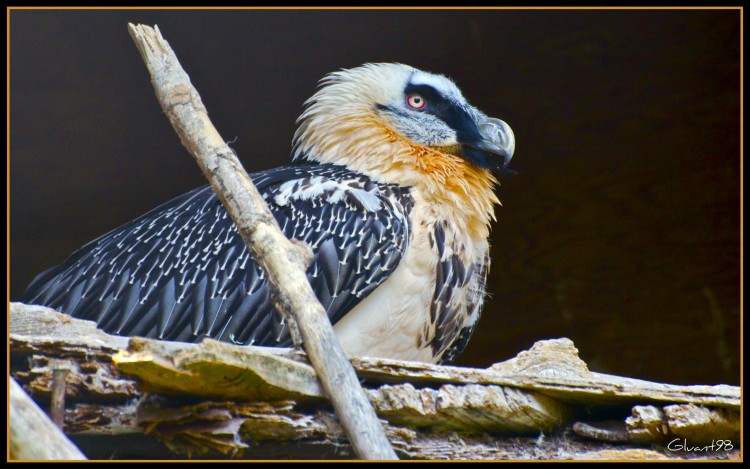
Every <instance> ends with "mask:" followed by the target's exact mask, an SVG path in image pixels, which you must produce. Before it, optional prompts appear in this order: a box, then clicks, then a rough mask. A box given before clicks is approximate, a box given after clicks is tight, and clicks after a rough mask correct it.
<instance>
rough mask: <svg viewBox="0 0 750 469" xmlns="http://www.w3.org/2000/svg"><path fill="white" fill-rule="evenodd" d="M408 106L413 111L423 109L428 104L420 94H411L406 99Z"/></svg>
mask: <svg viewBox="0 0 750 469" xmlns="http://www.w3.org/2000/svg"><path fill="white" fill-rule="evenodd" d="M406 104H408V105H409V107H410V108H412V109H422V108H423V107H424V105H425V104H427V102H425V100H424V98H423V97H422V96H420V95H418V94H410V95H409V96H407V97H406Z"/></svg>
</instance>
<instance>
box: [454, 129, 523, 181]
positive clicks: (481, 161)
mask: <svg viewBox="0 0 750 469" xmlns="http://www.w3.org/2000/svg"><path fill="white" fill-rule="evenodd" d="M477 130H478V135H477V134H476V133H475V134H474V135H472V136H471V137H470V138H467V139H463V141H459V143H460V144H461V145H462V149H463V153H464V156H465V157H466V158H468V159H469V160H470V161H472V162H474V163H475V164H478V165H480V166H483V167H485V168H488V169H495V170H500V171H501V172H511V170H509V169H508V168H507V167H508V164H509V163H510V160H511V158H513V152H514V151H515V149H516V139H515V136H514V135H513V130H511V128H510V126H509V125H508V124H506V123H505V122H503V121H502V120H500V119H496V118H494V117H485V118H484V122H478V123H477ZM497 157H500V158H499V159H498V158H497ZM498 160H499V161H498Z"/></svg>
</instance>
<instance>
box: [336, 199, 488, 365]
mask: <svg viewBox="0 0 750 469" xmlns="http://www.w3.org/2000/svg"><path fill="white" fill-rule="evenodd" d="M410 218H411V222H412V225H411V226H412V236H411V242H410V244H409V246H408V247H407V249H406V252H405V253H404V257H403V259H401V262H400V263H399V264H398V266H397V267H396V269H395V270H394V271H393V274H391V276H390V277H388V279H387V280H386V281H385V282H383V283H382V284H381V285H380V286H379V287H378V288H377V289H376V290H375V291H374V292H372V293H371V294H370V295H369V296H368V297H367V298H365V300H363V301H362V302H361V303H360V304H358V305H357V306H356V307H355V308H354V309H352V311H350V312H349V313H348V314H346V315H345V316H344V317H343V318H342V319H340V320H339V321H338V322H337V323H336V324H335V326H334V331H335V332H336V335H337V337H338V338H339V341H340V342H341V345H342V347H343V349H344V352H345V353H346V354H347V355H348V356H350V357H354V356H372V357H382V358H394V359H399V360H413V361H421V362H428V363H434V362H435V358H436V357H434V354H433V350H432V346H431V345H430V341H431V340H432V336H434V324H432V320H431V318H430V305H431V302H432V301H433V296H434V294H435V274H436V268H437V264H438V260H439V259H438V256H439V254H438V251H437V248H436V247H435V246H431V245H430V241H429V232H430V231H431V230H432V224H433V223H434V222H435V220H436V217H435V214H434V211H433V210H431V209H430V207H428V206H427V207H426V206H420V205H419V204H417V206H415V208H414V210H413V211H412V213H411V217H410ZM446 235H447V236H446V238H450V239H446V241H447V242H452V241H454V240H455V238H456V237H458V236H460V234H459V233H454V232H451V233H446ZM468 251H469V254H468V259H467V262H471V263H473V262H475V260H476V259H477V258H479V257H480V256H484V252H486V242H485V243H484V246H477V247H475V246H473V245H472V246H470V249H468ZM469 288H470V286H467V288H466V289H462V290H457V291H456V292H455V296H454V299H455V300H463V299H464V298H465V297H466V295H467V293H468V290H469ZM426 331H427V332H426Z"/></svg>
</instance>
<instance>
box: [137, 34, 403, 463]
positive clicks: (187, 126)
mask: <svg viewBox="0 0 750 469" xmlns="http://www.w3.org/2000/svg"><path fill="white" fill-rule="evenodd" d="M128 28H129V31H130V35H131V37H132V38H133V40H134V41H135V43H136V45H137V46H138V50H139V51H140V52H141V56H142V57H143V60H144V62H145V63H146V66H147V67H148V70H149V73H150V74H151V83H152V84H153V86H154V90H155V91H156V96H157V99H158V101H159V104H160V105H161V107H162V110H163V111H164V113H165V114H166V115H167V117H168V118H169V121H170V122H171V123H172V126H173V127H174V129H175V130H176V131H177V134H178V135H179V137H180V140H181V141H182V144H183V145H184V146H185V148H187V149H188V151H189V152H190V154H191V155H192V156H193V157H194V158H195V160H196V162H197V163H198V166H200V168H201V171H202V172H203V175H204V176H205V177H206V178H207V179H208V180H209V181H210V182H211V186H212V187H213V190H214V192H215V193H216V195H217V196H218V197H219V199H220V200H221V202H222V204H223V205H224V207H225V208H226V209H227V211H228V213H229V215H230V216H231V217H232V220H233V221H234V223H235V225H236V226H237V229H238V231H239V233H240V235H241V237H242V239H243V240H244V241H245V244H246V245H247V246H248V248H249V249H250V252H251V254H252V256H253V259H254V260H255V262H256V263H257V264H258V265H260V266H261V267H262V268H263V270H264V271H265V272H266V274H267V278H268V283H269V285H270V287H271V301H272V302H273V304H274V306H275V307H276V309H277V310H279V311H280V312H281V313H282V314H284V316H285V317H286V318H287V322H288V325H289V328H290V332H291V334H292V337H293V338H294V339H295V342H299V339H298V337H299V335H300V334H301V337H302V341H303V345H304V347H305V350H306V351H307V355H308V356H309V357H310V362H311V363H312V365H313V367H314V368H315V370H316V371H317V374H318V376H319V377H320V381H321V383H322V385H323V388H324V389H325V390H326V392H327V395H328V398H329V399H330V400H331V402H332V404H333V406H334V408H335V409H336V415H337V416H338V417H339V418H340V419H341V421H342V424H343V426H344V428H345V429H346V433H347V435H348V436H349V438H350V440H351V442H352V445H353V446H354V448H355V449H356V452H357V454H358V455H359V457H361V458H364V459H396V455H395V453H394V452H393V449H392V448H391V446H390V444H389V443H388V439H387V438H386V437H385V434H384V432H383V429H382V427H381V426H380V424H379V422H378V420H377V416H376V415H375V412H374V410H373V409H372V407H371V406H370V404H369V402H368V401H367V397H366V396H365V394H364V391H363V390H362V388H361V387H360V385H359V381H358V379H357V376H356V374H355V373H354V370H353V368H352V366H351V364H350V363H349V361H348V359H347V357H346V355H345V354H344V351H343V349H342V348H341V345H340V344H339V342H338V340H337V339H336V336H335V335H334V332H333V327H332V326H331V323H330V322H329V320H328V317H327V316H326V313H325V310H324V309H323V307H322V306H321V304H320V302H319V301H318V299H317V298H316V296H315V294H314V292H313V290H312V288H311V287H310V284H309V282H308V281H307V277H306V275H305V270H306V268H307V264H308V263H309V260H310V257H311V254H310V253H309V248H307V251H304V249H300V246H299V244H297V245H295V244H293V243H292V242H290V241H289V240H288V239H287V238H286V237H285V236H284V234H283V233H282V232H281V229H280V228H279V226H278V224H277V223H276V220H275V219H274V217H273V215H272V214H271V211H270V210H269V209H268V207H267V206H266V204H265V202H264V201H263V198H262V196H261V195H260V193H259V192H258V190H257V189H256V188H255V186H254V185H253V183H252V181H251V179H250V177H249V176H248V174H247V173H246V172H245V170H244V168H243V167H242V164H241V163H240V161H239V159H238V158H237V156H236V155H235V153H234V151H232V149H230V148H229V146H228V145H227V144H226V143H225V140H224V139H223V138H221V135H219V133H218V131H217V130H216V129H215V128H214V126H213V125H212V124H211V121H210V120H209V118H208V113H207V111H206V108H205V106H204V105H203V102H202V101H201V99H200V96H199V95H198V92H197V91H196V90H195V88H194V87H193V86H192V84H191V83H190V79H189V77H188V75H187V73H185V71H184V70H183V69H182V67H181V65H180V63H179V62H178V60H177V57H176V56H175V54H174V52H173V51H172V48H171V47H170V46H169V44H168V43H167V41H166V40H164V38H163V37H162V35H161V33H160V32H159V30H158V28H150V27H148V26H143V25H138V26H135V25H132V24H130V25H129V26H128ZM297 328H298V329H299V331H297Z"/></svg>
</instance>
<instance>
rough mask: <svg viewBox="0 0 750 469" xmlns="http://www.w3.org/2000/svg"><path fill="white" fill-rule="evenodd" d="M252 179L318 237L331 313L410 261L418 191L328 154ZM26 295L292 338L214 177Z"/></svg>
mask: <svg viewBox="0 0 750 469" xmlns="http://www.w3.org/2000/svg"><path fill="white" fill-rule="evenodd" d="M252 177H253V180H254V182H255V184H256V186H257V187H258V189H259V190H260V192H261V193H262V194H263V196H264V198H265V200H266V202H267V203H268V204H269V206H270V207H271V210H272V212H273V214H274V216H275V217H276V219H277V221H278V222H279V225H280V226H281V227H282V229H283V231H284V234H285V235H286V236H287V237H290V238H297V239H301V240H303V241H305V242H307V243H308V244H309V245H310V246H311V247H312V249H313V253H314V258H313V261H312V263H311V265H310V267H309V269H308V275H307V277H308V279H309V280H310V283H311V285H312V287H313V290H314V291H315V293H316V295H317V296H318V298H319V299H320V300H321V303H322V304H323V306H324V307H326V308H327V311H328V315H329V317H330V318H331V321H332V322H334V323H335V322H336V321H337V320H339V319H340V318H341V317H342V316H343V315H344V314H346V313H347V312H348V311H349V310H351V309H352V308H353V307H354V306H355V305H356V304H357V303H358V302H359V301H361V300H362V299H363V298H364V297H365V296H366V295H367V294H369V293H370V292H372V291H373V290H374V289H375V288H376V287H377V286H378V285H379V284H380V283H382V282H383V281H384V280H385V279H386V278H387V276H388V275H389V274H390V272H391V271H392V270H393V269H394V268H395V266H396V265H397V264H398V262H399V261H400V259H401V257H402V255H403V253H404V250H405V249H406V245H407V242H408V239H409V227H408V214H409V210H410V209H411V206H412V200H411V197H410V195H409V192H408V189H403V188H398V187H396V186H393V185H386V184H377V183H374V182H372V181H371V180H369V179H368V178H367V177H365V176H363V175H361V174H357V173H354V172H351V171H349V170H347V169H345V168H343V167H340V166H335V165H327V164H326V165H321V164H298V165H293V166H286V167H281V168H276V169H273V170H269V171H265V172H261V173H256V174H254V175H253V176H252ZM22 300H23V301H24V302H26V303H34V304H42V305H46V306H49V307H52V308H55V309H58V310H60V311H62V312H64V313H67V314H70V315H72V316H75V317H81V318H84V319H91V320H95V321H96V322H97V323H98V324H99V326H100V327H101V328H102V329H104V330H105V331H108V332H110V333H116V334H121V335H139V336H145V337H156V338H162V339H166V340H179V341H187V342H194V341H198V340H200V339H202V338H203V337H213V338H217V339H220V340H226V341H232V342H235V343H253V344H257V345H285V344H288V343H289V342H290V339H289V334H288V331H287V327H286V325H285V324H284V320H283V318H282V317H281V315H280V314H278V313H277V312H276V311H275V310H274V308H273V306H272V305H271V301H270V294H269V288H268V286H267V284H266V282H265V276H264V274H263V272H262V271H261V269H260V268H259V267H258V266H257V265H256V264H255V262H253V260H252V258H251V257H250V255H249V253H248V251H247V249H246V248H245V245H244V243H243V242H242V240H241V239H240V237H239V235H238V233H237V230H236V228H235V226H234V224H233V223H232V221H231V219H230V218H229V216H228V215H227V213H226V211H225V210H224V208H223V207H222V205H221V203H220V202H219V200H218V199H217V198H216V197H215V196H214V194H213V192H211V189H210V187H209V186H205V187H202V188H198V189H195V190H193V191H191V192H189V193H187V194H184V195H182V196H180V197H177V198H176V199H173V200H172V201H170V202H167V203H166V204H164V205H161V206H159V207H157V208H156V209H154V210H152V211H150V212H148V213H147V214H145V215H143V216H142V217H140V218H137V219H135V220H133V221H131V222H129V223H127V224H125V225H124V226H122V227H120V228H118V229H116V230H114V231H112V232H110V233H108V234H106V235H104V236H102V237H101V238H99V239H97V240H95V241H93V242H91V243H89V244H87V245H86V246H84V247H83V248H81V249H80V250H78V251H77V252H75V253H74V254H73V255H71V256H70V258H68V259H67V260H66V261H65V262H63V263H62V264H60V265H59V266H57V267H53V268H52V269H49V270H48V271H45V272H43V273H42V274H40V275H39V276H37V278H36V279H35V280H34V282H33V283H32V284H31V285H30V286H29V288H28V289H27V291H26V292H25V294H24V297H23V299H22Z"/></svg>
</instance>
